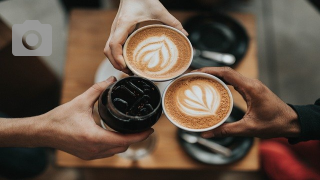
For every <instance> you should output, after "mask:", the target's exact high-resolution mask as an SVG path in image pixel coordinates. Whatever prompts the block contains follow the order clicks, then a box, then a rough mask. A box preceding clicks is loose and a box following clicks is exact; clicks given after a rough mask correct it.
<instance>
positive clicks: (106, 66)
mask: <svg viewBox="0 0 320 180" xmlns="http://www.w3.org/2000/svg"><path fill="white" fill-rule="evenodd" d="M110 76H114V77H116V78H117V80H120V79H122V78H125V77H128V75H127V74H125V73H123V72H122V71H119V70H117V69H115V68H114V67H113V66H112V64H111V63H110V61H109V59H108V58H106V59H105V60H103V61H102V63H101V64H100V65H99V67H98V69H97V72H96V75H95V78H94V82H95V83H97V82H101V81H104V80H106V79H108V77H110ZM170 82H171V81H166V82H154V83H155V84H156V85H157V86H158V88H159V90H160V92H161V94H162V93H163V91H164V89H165V88H166V87H167V85H168V84H169V83H170Z"/></svg>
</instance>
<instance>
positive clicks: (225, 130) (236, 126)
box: [201, 120, 247, 138]
mask: <svg viewBox="0 0 320 180" xmlns="http://www.w3.org/2000/svg"><path fill="white" fill-rule="evenodd" d="M246 129H247V128H246V127H245V125H244V123H243V122H242V120H240V121H237V122H233V123H224V124H222V125H221V126H219V127H218V128H216V129H213V130H211V131H207V132H203V133H201V136H202V137H203V138H211V137H230V136H244V135H245V134H246Z"/></svg>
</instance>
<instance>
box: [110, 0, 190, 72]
mask: <svg viewBox="0 0 320 180" xmlns="http://www.w3.org/2000/svg"><path fill="white" fill-rule="evenodd" d="M147 20H157V21H160V22H163V23H164V24H167V25H169V26H172V27H174V28H176V29H178V30H180V31H182V32H183V33H184V34H185V35H188V33H187V32H186V31H185V30H184V29H183V27H182V25H181V23H180V22H179V21H178V20H177V19H176V18H175V17H173V16H172V15H171V14H170V13H169V12H168V11H167V10H166V8H165V7H164V6H163V5H162V4H161V3H160V1H159V0H121V1H120V5H119V10H118V13H117V15H116V17H115V19H114V21H113V24H112V27H111V32H110V36H109V39H108V41H107V43H106V46H105V48H104V53H105V55H106V56H107V57H108V58H109V60H110V62H111V64H112V65H113V66H114V67H115V68H116V69H118V70H121V71H123V72H125V73H127V74H128V73H130V71H129V69H128V68H127V67H126V64H125V62H124V59H123V55H122V45H123V44H124V42H125V41H126V39H127V37H128V35H129V34H130V33H131V32H132V31H133V30H134V29H135V28H136V25H137V24H138V23H140V22H143V21H147Z"/></svg>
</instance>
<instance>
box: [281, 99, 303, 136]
mask: <svg viewBox="0 0 320 180" xmlns="http://www.w3.org/2000/svg"><path fill="white" fill-rule="evenodd" d="M285 119H286V124H287V126H286V128H285V129H286V131H285V133H286V134H285V137H299V136H300V132H301V128H300V123H299V118H298V114H297V113H296V112H295V111H294V110H293V109H292V108H291V107H290V106H289V105H287V110H286V112H285Z"/></svg>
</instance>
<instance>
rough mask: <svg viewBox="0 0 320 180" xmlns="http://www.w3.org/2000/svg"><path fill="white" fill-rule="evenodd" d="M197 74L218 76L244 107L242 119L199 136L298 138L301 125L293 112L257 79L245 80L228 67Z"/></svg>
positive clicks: (207, 69) (214, 68)
mask: <svg viewBox="0 0 320 180" xmlns="http://www.w3.org/2000/svg"><path fill="white" fill-rule="evenodd" d="M196 71H200V72H204V73H208V74H212V75H214V76H217V77H218V78H220V79H221V80H223V81H224V82H225V83H227V84H229V85H231V86H233V87H234V89H235V90H237V91H238V92H239V93H240V94H241V95H242V97H243V98H244V100H245V101H246V103H247V112H246V113H245V115H244V117H243V118H242V119H241V120H239V121H237V122H233V123H224V124H223V125H221V126H219V127H218V128H216V129H213V130H211V131H207V132H203V133H202V136H203V137H205V138H209V137H225V136H255V137H260V138H274V137H298V136H299V134H300V125H299V123H298V117H297V114H296V112H295V111H294V110H293V109H292V108H291V107H290V106H288V105H287V104H286V103H284V102H283V101H282V100H281V99H280V98H279V97H277V96H276V95H275V94H274V93H273V92H272V91H271V90H270V89H268V88H267V87H266V86H265V85H264V84H262V83H261V82H260V81H259V80H257V79H250V78H247V77H245V76H243V75H241V74H240V73H238V72H236V71H234V70H233V69H231V68H227V67H206V68H202V69H199V70H196Z"/></svg>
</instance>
